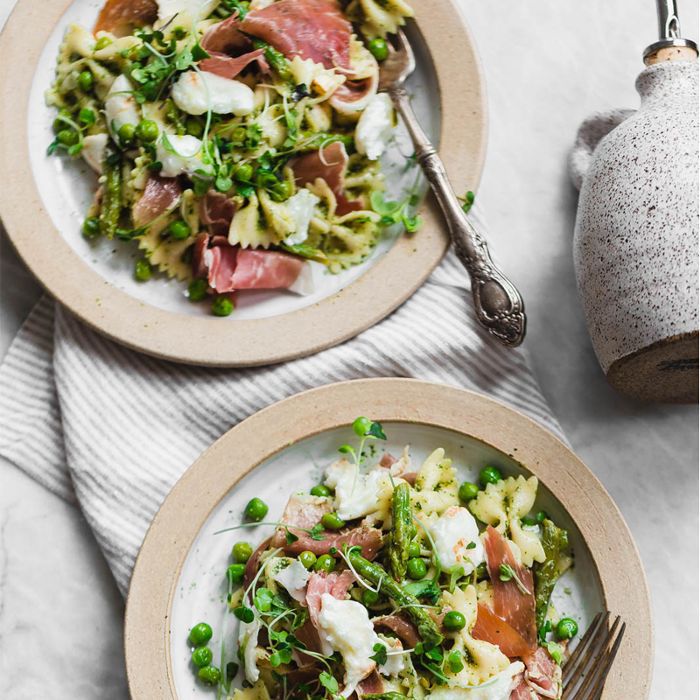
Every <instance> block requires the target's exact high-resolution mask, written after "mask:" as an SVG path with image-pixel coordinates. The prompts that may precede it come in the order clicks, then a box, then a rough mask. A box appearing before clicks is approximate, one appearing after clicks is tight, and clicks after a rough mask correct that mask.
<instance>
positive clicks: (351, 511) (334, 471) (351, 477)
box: [325, 459, 390, 520]
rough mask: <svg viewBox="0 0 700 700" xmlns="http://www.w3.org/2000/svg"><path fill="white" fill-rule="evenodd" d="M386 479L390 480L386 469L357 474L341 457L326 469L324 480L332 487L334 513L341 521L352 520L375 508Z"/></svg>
mask: <svg viewBox="0 0 700 700" xmlns="http://www.w3.org/2000/svg"><path fill="white" fill-rule="evenodd" d="M387 482H390V475H389V471H388V470H387V469H373V470H372V471H370V472H369V473H368V474H358V473H357V467H355V465H354V464H350V462H348V461H347V460H344V459H341V460H339V461H337V462H335V464H332V465H331V466H330V467H329V468H328V470H327V472H326V482H325V483H326V486H330V487H331V488H333V489H335V507H336V511H337V513H338V516H339V517H341V518H342V519H343V520H353V519H354V518H361V517H362V516H364V515H369V514H370V513H375V512H376V511H377V510H378V509H379V494H380V492H381V491H383V490H384V487H385V486H386V484H387Z"/></svg>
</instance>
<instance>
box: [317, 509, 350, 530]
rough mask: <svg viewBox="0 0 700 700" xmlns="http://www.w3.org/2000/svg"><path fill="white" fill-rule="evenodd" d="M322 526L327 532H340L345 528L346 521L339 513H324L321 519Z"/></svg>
mask: <svg viewBox="0 0 700 700" xmlns="http://www.w3.org/2000/svg"><path fill="white" fill-rule="evenodd" d="M321 525H323V527H325V528H326V530H340V528H342V527H345V521H344V520H343V519H342V518H341V517H340V516H339V515H338V514H337V513H324V514H323V516H322V517H321Z"/></svg>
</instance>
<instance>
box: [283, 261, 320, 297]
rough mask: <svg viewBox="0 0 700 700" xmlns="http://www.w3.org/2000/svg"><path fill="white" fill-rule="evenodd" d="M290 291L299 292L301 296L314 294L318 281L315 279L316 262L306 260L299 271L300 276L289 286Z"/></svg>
mask: <svg viewBox="0 0 700 700" xmlns="http://www.w3.org/2000/svg"><path fill="white" fill-rule="evenodd" d="M287 289H288V290H289V291H290V292H294V294H299V295H300V296H303V297H305V296H308V295H309V294H313V293H314V291H315V290H316V283H315V281H314V264H313V263H311V262H305V263H304V264H303V265H302V268H301V270H300V272H299V276H298V277H297V278H296V279H295V280H294V282H292V284H290V285H289V287H288V288H287Z"/></svg>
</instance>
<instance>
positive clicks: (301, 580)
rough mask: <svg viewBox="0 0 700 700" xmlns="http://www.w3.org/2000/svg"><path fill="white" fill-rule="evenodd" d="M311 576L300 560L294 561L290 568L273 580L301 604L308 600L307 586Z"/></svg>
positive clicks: (280, 571) (281, 570)
mask: <svg viewBox="0 0 700 700" xmlns="http://www.w3.org/2000/svg"><path fill="white" fill-rule="evenodd" d="M309 576H311V574H310V573H309V572H308V570H307V569H306V567H305V566H304V565H303V564H302V563H301V562H300V561H299V560H298V559H294V560H293V561H292V563H291V564H290V565H289V566H287V567H285V568H284V569H280V570H279V571H278V572H277V573H276V574H275V575H274V576H273V579H274V580H275V581H277V583H279V584H281V585H282V586H284V587H285V589H286V590H287V593H289V595H290V596H292V598H293V599H294V600H296V601H298V602H300V603H301V602H303V601H304V600H305V599H306V584H307V583H308V581H309Z"/></svg>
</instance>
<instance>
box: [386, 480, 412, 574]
mask: <svg viewBox="0 0 700 700" xmlns="http://www.w3.org/2000/svg"><path fill="white" fill-rule="evenodd" d="M391 516H392V529H391V537H390V539H389V568H390V569H391V573H392V575H393V577H394V578H395V579H396V580H397V581H402V580H403V579H404V578H405V577H406V565H407V564H408V546H409V544H410V543H411V538H412V537H413V536H414V535H415V533H416V528H415V526H414V525H413V513H412V512H411V489H410V487H409V485H408V484H407V483H406V482H405V481H403V482H401V483H400V484H398V485H397V486H396V488H394V493H393V495H392V500H391Z"/></svg>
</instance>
